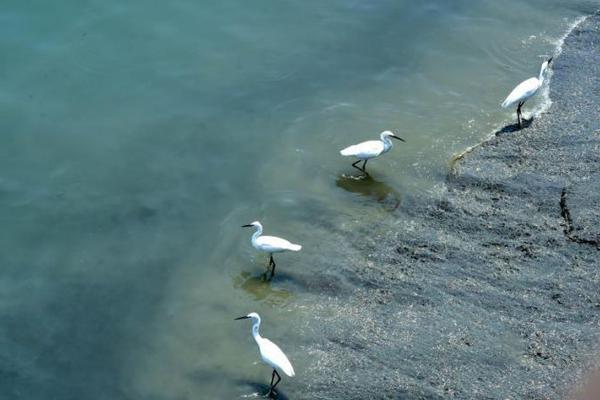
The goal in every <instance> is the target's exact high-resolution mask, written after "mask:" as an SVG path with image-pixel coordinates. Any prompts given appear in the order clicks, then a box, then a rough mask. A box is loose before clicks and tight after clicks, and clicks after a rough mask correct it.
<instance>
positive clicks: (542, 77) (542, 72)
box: [538, 63, 547, 86]
mask: <svg viewBox="0 0 600 400" xmlns="http://www.w3.org/2000/svg"><path fill="white" fill-rule="evenodd" d="M546 69H547V67H546V64H545V63H544V64H542V68H540V76H539V77H538V80H539V81H540V86H541V85H542V83H544V75H546Z"/></svg>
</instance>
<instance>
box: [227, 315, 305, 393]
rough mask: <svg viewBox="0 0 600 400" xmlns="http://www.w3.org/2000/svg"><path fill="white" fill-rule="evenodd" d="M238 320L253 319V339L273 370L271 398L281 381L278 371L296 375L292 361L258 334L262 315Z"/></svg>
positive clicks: (266, 362)
mask: <svg viewBox="0 0 600 400" xmlns="http://www.w3.org/2000/svg"><path fill="white" fill-rule="evenodd" d="M238 319H252V322H253V325H252V337H254V340H255V341H256V344H257V345H258V351H259V352H260V358H262V360H263V362H264V363H265V364H267V365H269V366H270V367H271V368H273V373H272V374H271V384H270V385H269V393H268V395H267V396H270V395H272V394H274V392H275V386H277V384H278V383H279V381H281V376H279V373H278V372H277V370H278V369H279V370H281V371H283V372H284V373H285V374H286V375H287V376H289V377H293V376H295V375H296V373H295V372H294V367H292V364H291V363H290V360H288V358H287V356H286V355H285V353H284V352H283V351H281V349H280V348H279V346H277V345H276V344H275V343H273V342H271V341H270V340H269V339H266V338H264V337H262V336H260V333H258V328H259V327H260V315H258V314H257V313H255V312H253V313H250V314H248V315H244V316H243V317H239V318H236V320H238ZM276 376H277V382H275V384H273V381H274V380H275V377H276Z"/></svg>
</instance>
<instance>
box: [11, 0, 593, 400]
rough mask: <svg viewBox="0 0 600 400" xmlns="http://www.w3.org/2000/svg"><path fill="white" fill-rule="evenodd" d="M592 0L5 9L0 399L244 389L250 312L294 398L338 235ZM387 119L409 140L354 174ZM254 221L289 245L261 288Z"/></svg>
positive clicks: (232, 393)
mask: <svg viewBox="0 0 600 400" xmlns="http://www.w3.org/2000/svg"><path fill="white" fill-rule="evenodd" d="M593 4H594V3H593V2H588V1H569V2H566V1H553V0H546V1H542V0H527V1H517V0H507V1H504V2H498V1H491V0H489V1H480V2H471V1H466V0H465V1H446V0H439V1H429V2H408V1H384V0H373V1H341V0H340V1H330V2H319V3H316V2H315V3H314V4H308V3H306V2H303V1H282V2H266V1H255V2H247V1H231V2H223V3H208V2H197V1H196V2H194V1H184V0H181V1H171V2H159V1H144V2H142V1H129V2H126V3H124V2H117V1H102V2H100V1H63V2H60V4H56V3H51V2H42V1H28V2H23V1H12V0H9V1H7V2H6V1H5V2H4V4H3V7H2V8H1V9H0V33H1V34H0V51H1V52H2V54H3V57H2V62H1V63H0V79H1V81H2V86H1V88H0V132H1V134H2V145H1V146H0V171H1V172H0V222H2V226H3V229H2V233H1V234H0V254H1V256H0V261H1V265H2V268H1V271H2V272H1V275H0V276H1V279H0V370H1V371H2V375H3V377H4V378H3V379H2V381H1V382H0V397H2V398H23V399H82V398H85V399H104V398H113V399H115V398H124V399H138V398H140V399H141V398H144V399H188V398H189V399H199V398H235V397H240V396H248V395H252V394H253V393H255V391H256V389H255V387H254V386H253V384H254V383H263V382H264V383H268V379H269V377H270V372H269V370H268V368H266V367H264V366H261V365H258V364H257V365H254V364H253V363H254V362H255V361H256V360H257V352H256V348H255V344H254V343H253V342H252V340H251V338H250V326H249V325H248V324H245V323H243V322H235V323H234V322H233V318H234V317H237V316H239V315H242V314H245V313H247V312H250V311H257V312H259V313H260V314H261V315H263V318H264V333H265V336H267V337H269V338H271V339H273V340H274V341H276V342H278V343H279V344H280V345H281V347H282V348H283V349H284V350H285V351H286V352H287V353H288V354H289V356H290V359H291V360H292V362H293V363H294V365H295V367H296V371H297V373H298V377H297V378H296V379H285V378H284V381H283V382H282V384H281V385H282V389H283V388H284V389H285V391H286V393H287V394H288V396H289V397H290V398H296V397H302V393H303V388H305V387H306V386H307V385H309V384H310V373H315V371H317V372H318V362H317V361H318V360H317V361H315V357H317V358H318V355H317V356H315V355H309V354H306V353H305V352H303V351H302V348H303V347H302V346H303V344H304V343H307V342H311V341H313V340H317V339H316V338H311V337H307V332H306V331H305V330H303V327H304V323H303V320H304V319H305V318H311V312H312V308H313V307H317V305H319V306H320V307H321V306H322V304H324V302H323V299H322V298H321V297H320V295H319V291H318V290H316V289H315V285H317V283H316V282H318V277H319V274H322V273H324V272H323V271H326V273H327V274H330V275H331V276H333V277H334V278H335V277H336V276H337V275H336V274H337V271H338V270H339V268H341V267H340V265H341V264H342V263H343V259H340V258H339V255H340V254H343V253H344V249H345V246H346V244H345V241H346V240H349V239H348V236H347V235H348V234H349V233H350V232H353V231H356V230H357V229H361V230H363V231H364V230H365V229H366V230H369V229H371V230H372V231H373V232H376V230H377V221H381V220H382V219H389V218H393V212H394V210H395V209H397V208H398V207H403V206H407V205H410V202H411V201H422V199H423V198H424V197H429V196H436V194H437V193H439V192H440V191H441V190H443V187H444V179H445V176H446V173H447V171H448V167H449V163H450V160H451V158H452V157H453V155H454V154H456V153H458V152H461V151H462V150H464V149H465V148H467V147H468V146H471V145H473V144H476V143H478V142H480V141H481V140H484V139H485V138H486V137H488V136H489V135H490V134H491V133H492V132H493V131H494V130H495V129H497V128H499V127H502V126H503V125H505V124H507V123H510V122H512V121H513V119H514V113H513V111H512V110H503V109H501V108H500V107H499V104H500V102H501V101H502V100H503V98H504V97H505V96H506V94H508V92H509V91H510V90H511V89H512V87H514V85H515V84H516V83H518V82H519V81H520V80H522V79H525V78H528V77H530V76H534V75H537V73H538V71H539V65H540V64H541V61H542V60H543V58H544V57H547V56H549V55H552V54H553V53H554V52H555V51H556V49H557V45H558V44H559V39H560V38H561V36H562V35H564V34H565V33H566V32H567V31H568V29H569V27H570V26H571V25H572V24H573V23H574V22H575V21H576V20H577V19H578V18H579V17H581V16H582V15H585V13H586V10H589V9H590V8H591V7H592V6H593ZM548 101H549V100H548V99H547V98H546V97H544V96H543V95H540V96H538V98H536V99H535V100H534V101H532V102H531V104H529V103H528V105H527V106H526V107H525V112H526V114H527V113H532V112H534V111H535V110H539V109H541V108H543V107H544V105H545V104H547V102H548ZM385 129H391V130H394V131H395V132H397V133H398V134H399V135H400V136H402V137H404V138H405V139H406V140H407V143H406V144H402V143H400V144H399V145H397V146H396V147H395V148H394V149H393V150H392V151H391V152H390V153H388V154H386V155H385V157H382V158H381V159H379V160H376V161H372V162H371V163H370V164H369V167H370V168H371V170H370V171H371V173H372V175H373V179H372V180H368V181H357V180H356V179H353V178H352V175H354V172H353V171H352V169H351V168H350V166H349V161H348V160H346V159H344V158H342V157H340V156H339V153H338V151H339V149H341V148H343V147H345V146H347V145H350V144H353V143H355V142H357V141H361V140H366V139H371V138H375V137H377V135H378V134H379V132H380V131H382V130H385ZM255 219H260V220H261V221H262V222H263V223H264V225H265V228H266V232H267V233H268V234H276V235H281V236H284V237H286V238H289V239H290V240H292V241H294V242H298V243H301V244H302V245H303V246H304V249H303V251H302V252H301V253H298V254H285V255H281V256H280V257H278V258H277V260H278V275H277V276H276V279H275V280H274V281H273V282H272V283H271V284H267V283H264V282H262V281H261V280H260V275H261V273H262V272H263V269H264V266H265V265H266V261H267V259H266V258H265V257H264V256H262V255H258V254H255V252H254V251H253V249H252V248H251V246H250V243H249V236H250V232H248V231H247V230H242V229H241V228H240V227H239V226H240V225H242V224H245V223H248V222H250V221H253V220H255ZM403 223H404V222H403V221H398V226H399V228H400V227H401V226H402V224H403ZM332 247H335V251H332V250H331V248H332ZM335 255H337V257H336V256H335Z"/></svg>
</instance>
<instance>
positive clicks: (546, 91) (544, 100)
mask: <svg viewBox="0 0 600 400" xmlns="http://www.w3.org/2000/svg"><path fill="white" fill-rule="evenodd" d="M587 18H588V16H582V17H579V18H577V19H575V21H573V22H571V23H569V25H568V28H567V29H566V31H565V33H564V34H562V35H561V36H560V37H558V38H552V37H548V38H547V40H548V42H549V43H551V44H554V46H555V48H554V52H553V54H552V57H554V58H556V57H558V56H559V55H560V54H561V53H562V51H563V46H564V44H565V40H566V39H567V37H568V36H569V35H570V34H571V32H573V30H574V29H575V28H577V27H578V26H579V25H580V24H581V23H582V22H583V21H585V20H586V19H587ZM536 38H537V36H535V35H532V36H530V37H529V38H528V39H527V40H526V42H527V43H529V42H531V41H532V40H534V39H536ZM552 75H553V72H552V69H551V68H550V69H549V70H548V75H547V79H546V82H545V84H544V85H543V87H542V89H541V91H540V93H539V97H540V98H541V100H540V101H539V102H538V104H537V105H536V107H535V108H534V109H533V110H532V111H531V112H529V113H527V117H526V118H527V119H529V118H531V117H532V116H533V117H536V118H537V117H539V116H540V115H542V114H544V113H545V112H546V111H548V110H549V109H550V107H551V106H552V99H551V98H550V82H551V81H552ZM523 117H525V113H523ZM499 129H501V127H496V128H495V129H493V130H492V131H491V132H489V133H488V135H487V136H486V137H485V139H483V141H481V142H480V143H477V144H475V145H473V146H469V147H467V148H466V149H464V150H462V151H461V152H459V153H456V154H455V155H454V156H453V157H452V161H451V165H452V169H453V170H454V165H455V164H456V162H457V161H458V160H460V159H462V158H463V157H464V156H465V155H466V154H469V153H470V152H471V151H473V150H474V149H476V148H477V147H479V146H481V145H482V144H483V143H485V142H487V141H489V140H490V139H492V138H493V137H495V136H496V132H498V130H499Z"/></svg>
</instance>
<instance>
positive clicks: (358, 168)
mask: <svg viewBox="0 0 600 400" xmlns="http://www.w3.org/2000/svg"><path fill="white" fill-rule="evenodd" d="M360 161H361V160H357V161H356V162H353V163H352V166H353V167H354V168H356V169H357V170H359V171H360V172H365V171H363V170H362V169H361V168H360V167H359V166H358V165H356V164H358V163H359V162H360Z"/></svg>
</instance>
